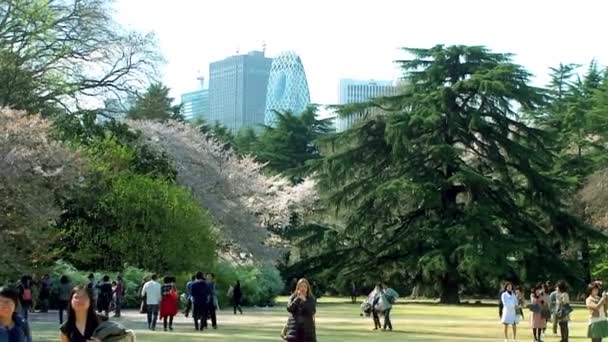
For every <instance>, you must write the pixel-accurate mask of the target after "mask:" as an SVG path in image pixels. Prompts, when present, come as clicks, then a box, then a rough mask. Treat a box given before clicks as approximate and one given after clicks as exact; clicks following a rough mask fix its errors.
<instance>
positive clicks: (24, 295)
mask: <svg viewBox="0 0 608 342" xmlns="http://www.w3.org/2000/svg"><path fill="white" fill-rule="evenodd" d="M21 299H23V300H32V290H31V289H26V288H24V289H23V293H22V294H21Z"/></svg>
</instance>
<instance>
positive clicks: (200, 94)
mask: <svg viewBox="0 0 608 342" xmlns="http://www.w3.org/2000/svg"><path fill="white" fill-rule="evenodd" d="M198 80H199V81H200V82H201V89H199V90H195V91H191V92H189V93H185V94H182V96H181V97H182V115H183V116H184V118H185V119H186V120H187V121H190V120H194V119H204V120H205V121H208V120H209V89H205V79H204V78H203V77H199V78H198Z"/></svg>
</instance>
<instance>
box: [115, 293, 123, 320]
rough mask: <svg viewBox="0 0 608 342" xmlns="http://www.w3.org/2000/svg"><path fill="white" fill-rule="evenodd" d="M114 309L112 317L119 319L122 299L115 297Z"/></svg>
mask: <svg viewBox="0 0 608 342" xmlns="http://www.w3.org/2000/svg"><path fill="white" fill-rule="evenodd" d="M115 306H116V307H115V308H114V317H120V309H121V306H122V298H120V297H116V301H115Z"/></svg>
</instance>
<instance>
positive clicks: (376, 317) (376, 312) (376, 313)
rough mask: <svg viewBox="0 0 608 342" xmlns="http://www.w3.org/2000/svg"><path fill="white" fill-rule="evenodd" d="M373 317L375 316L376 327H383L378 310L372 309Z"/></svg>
mask: <svg viewBox="0 0 608 342" xmlns="http://www.w3.org/2000/svg"><path fill="white" fill-rule="evenodd" d="M372 317H373V318H374V329H380V328H382V324H380V317H379V316H378V311H376V310H373V311H372Z"/></svg>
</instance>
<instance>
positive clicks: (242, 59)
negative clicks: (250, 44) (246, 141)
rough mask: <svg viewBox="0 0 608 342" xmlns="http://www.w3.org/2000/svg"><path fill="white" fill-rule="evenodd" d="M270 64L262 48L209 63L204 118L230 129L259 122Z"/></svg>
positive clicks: (261, 122)
mask: <svg viewBox="0 0 608 342" xmlns="http://www.w3.org/2000/svg"><path fill="white" fill-rule="evenodd" d="M271 64H272V59H271V58H267V57H266V56H265V55H264V52H262V51H252V52H249V53H247V54H245V55H235V56H230V57H228V58H226V59H223V60H221V61H217V62H213V63H211V64H210V65H209V117H208V120H207V121H208V122H210V123H214V122H216V121H217V122H219V123H221V124H222V125H224V126H226V127H227V128H228V129H230V130H233V131H236V130H239V129H241V128H243V127H255V126H257V125H260V124H263V123H264V110H265V108H266V88H267V86H268V77H269V74H270V67H271Z"/></svg>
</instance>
